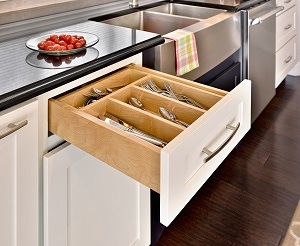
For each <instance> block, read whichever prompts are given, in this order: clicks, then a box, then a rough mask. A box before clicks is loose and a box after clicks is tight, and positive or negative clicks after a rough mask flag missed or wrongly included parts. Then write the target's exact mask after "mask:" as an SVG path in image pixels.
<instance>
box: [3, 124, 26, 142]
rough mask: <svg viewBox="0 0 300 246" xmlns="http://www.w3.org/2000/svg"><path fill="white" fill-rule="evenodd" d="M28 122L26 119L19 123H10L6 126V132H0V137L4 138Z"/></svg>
mask: <svg viewBox="0 0 300 246" xmlns="http://www.w3.org/2000/svg"><path fill="white" fill-rule="evenodd" d="M27 124H28V120H24V121H22V122H21V123H19V124H17V125H16V124H14V123H10V124H8V125H7V127H8V128H10V129H9V130H7V131H6V132H4V133H2V134H0V139H2V138H5V137H6V136H8V135H10V134H11V133H13V132H15V131H17V130H19V129H21V128H22V127H24V126H26V125H27Z"/></svg>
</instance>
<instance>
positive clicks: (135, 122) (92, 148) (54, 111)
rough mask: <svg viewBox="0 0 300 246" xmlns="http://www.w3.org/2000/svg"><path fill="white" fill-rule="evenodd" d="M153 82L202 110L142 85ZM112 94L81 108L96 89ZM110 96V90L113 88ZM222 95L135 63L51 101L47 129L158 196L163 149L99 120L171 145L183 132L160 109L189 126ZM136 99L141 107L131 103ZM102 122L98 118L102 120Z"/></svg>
mask: <svg viewBox="0 0 300 246" xmlns="http://www.w3.org/2000/svg"><path fill="white" fill-rule="evenodd" d="M149 80H151V81H152V82H154V83H155V84H156V85H157V86H158V87H159V88H161V89H164V88H165V86H166V83H167V85H169V86H170V87H171V88H172V90H173V91H174V92H175V93H176V95H177V96H178V95H184V96H185V97H188V98H190V99H192V100H193V101H196V102H197V103H198V104H200V105H202V106H203V108H200V107H197V106H195V104H194V105H192V104H189V103H186V101H184V100H177V99H176V98H174V97H169V96H166V95H165V94H161V93H157V92H153V91H150V90H149V89H146V88H144V87H143V84H145V83H146V82H148V81H149ZM93 88H96V89H99V90H101V91H102V92H107V89H108V90H109V91H110V93H107V95H105V96H103V97H101V98H100V99H97V100H94V101H93V102H92V103H90V104H88V105H85V102H86V101H87V99H89V97H88V96H87V95H88V94H89V93H94V91H93V90H94V89H93ZM110 89H112V90H113V92H111V90H110ZM225 95H226V92H224V91H222V90H219V89H214V88H211V87H207V86H205V85H201V84H198V83H195V82H192V81H188V80H185V79H181V78H178V77H174V76H171V75H170V76H168V75H166V74H162V73H160V72H157V71H153V70H150V69H147V68H143V67H140V66H137V65H129V66H127V67H125V68H124V69H122V70H120V71H117V72H114V73H113V74H110V75H108V76H105V77H103V78H100V79H98V80H96V81H94V82H92V83H90V84H88V85H85V86H83V87H80V88H78V89H77V90H74V91H72V92H70V93H66V94H64V95H63V96H58V97H57V98H53V99H50V100H49V130H50V131H51V132H52V133H54V134H56V135H58V136H60V137H62V138H64V139H65V140H66V141H68V142H70V143H72V144H74V145H75V146H77V147H79V148H81V149H83V150H84V151H86V152H88V153H90V154H91V155H93V156H95V157H96V158H98V159H100V160H102V161H104V162H105V163H107V164H109V165H111V166H112V167H114V168H116V169H118V170H119V171H121V172H123V173H125V174H126V175H128V176H130V177H132V178H134V179H135V180H137V181H139V182H140V183H142V184H144V185H146V186H147V187H149V188H151V189H153V190H155V191H156V192H159V186H160V151H161V148H162V147H161V146H157V145H154V144H152V143H150V142H147V141H145V140H143V139H140V138H138V137H136V136H134V135H132V134H130V133H128V132H125V131H123V130H121V129H118V128H116V127H115V126H112V125H109V124H107V123H106V122H104V121H103V116H104V115H105V116H106V117H108V116H109V117H111V115H113V116H115V117H117V118H118V119H119V120H121V121H123V122H125V123H127V124H129V125H130V126H132V127H134V128H136V129H138V130H140V131H143V132H144V133H146V134H150V135H151V136H153V137H154V138H158V139H160V140H162V141H163V142H166V143H168V142H171V141H172V140H173V139H175V138H176V137H177V136H178V135H179V134H180V133H181V132H182V131H184V130H185V129H186V127H185V126H183V125H182V124H178V123H177V122H173V121H170V120H168V119H165V118H163V117H161V116H160V115H159V108H160V107H163V108H166V109H168V110H169V111H171V112H172V113H174V114H175V115H176V117H177V118H178V120H180V121H183V122H185V123H187V124H189V125H190V124H193V122H195V121H196V120H197V119H198V118H199V117H201V116H202V115H203V114H205V112H207V110H209V109H210V108H211V107H212V106H213V105H215V104H216V103H217V102H218V101H219V100H221V99H222V98H223V96H225ZM131 98H136V99H138V100H139V101H140V102H142V104H143V109H141V108H137V107H135V106H133V105H132V104H130V99H131ZM100 118H101V119H100Z"/></svg>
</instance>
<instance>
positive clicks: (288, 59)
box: [284, 56, 293, 63]
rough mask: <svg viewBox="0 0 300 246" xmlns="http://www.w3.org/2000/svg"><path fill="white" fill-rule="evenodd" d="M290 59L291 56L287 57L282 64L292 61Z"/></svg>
mask: <svg viewBox="0 0 300 246" xmlns="http://www.w3.org/2000/svg"><path fill="white" fill-rule="evenodd" d="M292 58H293V57H292V56H289V57H288V58H286V59H285V60H284V62H285V63H289V62H290V61H291V60H292Z"/></svg>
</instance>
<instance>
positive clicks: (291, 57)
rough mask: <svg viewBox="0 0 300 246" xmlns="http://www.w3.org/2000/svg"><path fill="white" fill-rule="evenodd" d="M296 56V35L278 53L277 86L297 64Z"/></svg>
mask: <svg viewBox="0 0 300 246" xmlns="http://www.w3.org/2000/svg"><path fill="white" fill-rule="evenodd" d="M296 58H297V57H296V37H294V38H292V39H291V40H290V41H289V42H288V43H287V44H286V45H285V46H283V47H282V48H281V49H280V50H279V51H278V52H277V53H276V81H275V86H276V87H277V86H278V85H279V84H280V83H281V82H282V80H283V79H284V78H285V77H286V76H287V74H288V72H289V71H290V70H291V69H292V68H293V66H294V65H295V64H296Z"/></svg>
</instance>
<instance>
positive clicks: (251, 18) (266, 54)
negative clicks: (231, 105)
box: [241, 0, 283, 122]
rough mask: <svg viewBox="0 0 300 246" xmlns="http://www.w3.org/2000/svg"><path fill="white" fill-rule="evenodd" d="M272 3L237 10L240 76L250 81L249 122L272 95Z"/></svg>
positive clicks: (273, 54)
mask: <svg viewBox="0 0 300 246" xmlns="http://www.w3.org/2000/svg"><path fill="white" fill-rule="evenodd" d="M282 9H283V8H282V7H276V3H275V0H271V1H268V2H263V3H261V4H258V5H257V6H254V7H253V8H250V9H248V10H242V11H241V17H242V26H243V28H244V30H243V32H242V33H243V61H244V64H243V75H242V76H243V77H245V78H249V79H250V80H251V81H252V98H251V99H252V103H251V106H252V110H251V120H252V122H253V121H255V119H256V118H257V117H258V116H259V114H260V113H261V112H262V111H263V109H264V108H265V107H266V106H267V104H268V103H269V102H270V101H271V99H272V98H273V97H274V95H275V68H276V63H275V62H276V57H275V52H276V50H275V48H276V47H275V45H276V43H275V42H276V19H275V18H276V13H277V12H279V11H281V10H282Z"/></svg>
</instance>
